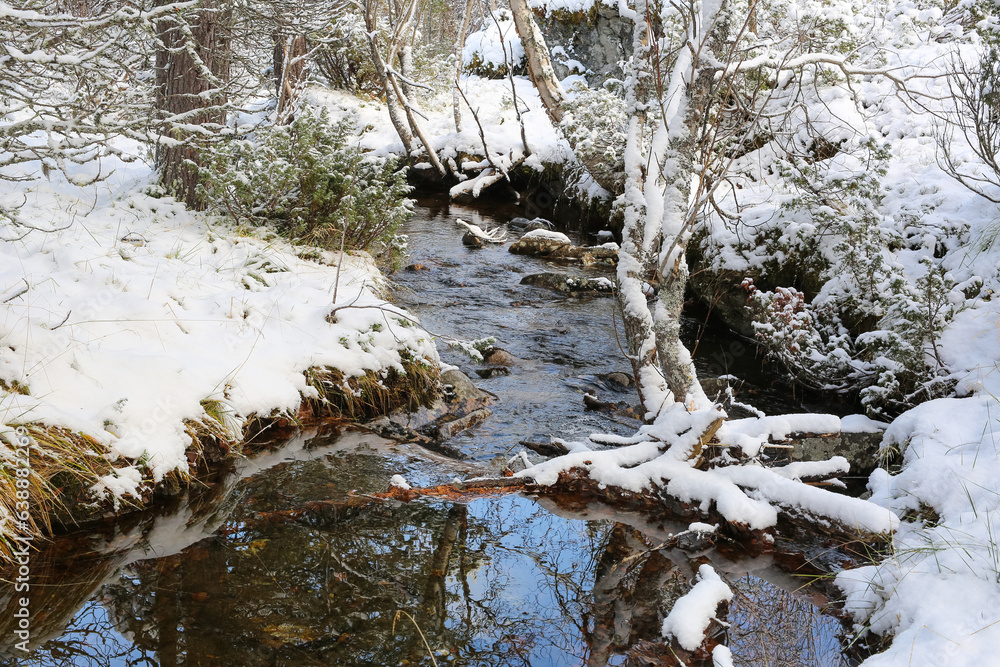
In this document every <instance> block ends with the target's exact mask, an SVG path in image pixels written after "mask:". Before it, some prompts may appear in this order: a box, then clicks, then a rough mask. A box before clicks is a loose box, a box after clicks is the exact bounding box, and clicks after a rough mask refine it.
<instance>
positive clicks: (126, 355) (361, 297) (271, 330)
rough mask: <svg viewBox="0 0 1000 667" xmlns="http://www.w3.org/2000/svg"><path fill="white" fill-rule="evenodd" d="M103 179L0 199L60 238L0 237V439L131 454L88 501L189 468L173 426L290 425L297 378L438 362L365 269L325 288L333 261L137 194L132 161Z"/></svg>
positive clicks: (182, 437)
mask: <svg viewBox="0 0 1000 667" xmlns="http://www.w3.org/2000/svg"><path fill="white" fill-rule="evenodd" d="M107 166H109V165H108V164H106V165H105V167H107ZM110 166H113V167H114V168H115V169H116V171H115V173H114V174H113V175H112V176H111V177H110V178H109V179H107V180H106V181H103V182H101V183H98V184H97V185H95V186H92V187H89V188H84V189H81V188H77V187H73V186H69V185H67V184H66V183H65V181H64V180H63V179H62V178H61V177H59V176H56V175H53V176H52V179H51V181H43V182H41V183H38V184H35V185H33V186H31V187H27V188H22V189H21V191H18V192H5V193H4V194H3V200H4V201H3V203H5V204H8V205H10V206H16V205H18V204H22V199H23V204H22V205H21V206H20V210H19V216H20V219H21V220H22V221H23V222H25V223H28V224H30V225H33V226H37V227H41V228H44V229H49V230H55V231H37V230H36V231H29V230H27V229H26V228H23V227H10V226H7V227H5V228H3V232H4V234H5V237H6V239H8V240H4V241H3V242H0V380H2V381H3V382H4V383H5V384H6V386H7V387H8V388H13V387H15V386H16V387H17V391H4V392H3V393H0V423H3V424H5V425H7V426H5V430H6V432H7V434H8V436H9V435H10V431H9V429H10V428H11V425H14V424H24V423H28V422H41V423H43V424H45V425H47V426H63V427H66V428H68V429H70V430H72V431H74V432H78V433H81V434H85V435H87V436H90V437H91V438H93V439H94V441H96V442H97V443H99V444H100V445H101V446H103V447H105V448H106V449H107V455H108V456H109V457H110V458H112V459H117V458H118V457H127V459H128V462H127V465H123V463H126V462H123V461H119V462H118V463H117V464H116V465H118V466H121V467H120V469H119V470H118V472H117V473H116V474H114V475H108V476H106V477H105V478H103V480H102V482H101V484H100V485H99V486H101V487H104V488H98V489H96V490H97V491H98V492H106V491H110V492H111V493H112V494H114V495H115V496H122V495H123V494H138V491H139V490H138V489H137V486H138V485H139V484H140V483H141V482H142V483H146V482H149V481H153V482H156V481H159V480H161V479H162V478H163V477H164V475H166V474H167V473H169V472H171V471H175V470H178V471H181V472H184V471H187V469H188V458H187V456H186V450H187V449H188V448H189V447H190V445H191V438H190V436H189V435H188V433H187V432H186V429H185V424H184V420H199V419H202V418H204V417H205V408H204V407H203V406H202V402H203V401H210V402H211V405H212V411H213V413H215V414H216V416H219V414H220V413H221V414H222V416H223V417H224V418H223V421H224V422H225V423H224V424H223V426H225V427H227V429H228V430H229V431H230V432H231V433H232V435H233V437H234V439H236V440H238V439H239V435H240V433H241V428H242V425H243V422H244V420H245V419H246V418H248V417H250V416H252V415H258V416H267V415H271V414H274V413H278V412H283V411H287V412H289V413H292V414H294V413H295V410H296V408H297V407H298V405H299V403H300V401H301V399H302V397H304V396H306V397H308V396H312V395H314V393H315V390H314V389H313V388H312V387H310V386H308V384H307V382H306V377H305V375H304V371H306V370H307V369H310V368H331V369H336V370H339V371H341V372H342V373H343V374H344V376H345V377H356V376H360V375H363V374H365V373H366V372H367V371H374V372H376V373H381V374H383V375H384V374H385V373H387V372H388V371H389V370H390V369H396V370H402V369H403V368H402V362H403V358H404V356H408V357H411V358H413V359H420V358H426V359H428V360H429V362H431V363H435V362H436V361H437V352H436V349H435V346H434V343H433V341H432V340H431V339H430V337H429V336H428V335H427V334H425V333H424V332H423V331H422V330H420V329H419V328H418V327H416V326H414V324H413V322H414V318H412V317H411V316H410V315H408V314H407V313H405V312H403V311H402V310H400V309H398V308H396V307H394V306H392V305H391V304H388V303H387V302H386V301H384V300H383V298H381V296H380V293H381V288H382V287H383V277H382V275H381V274H380V273H379V271H378V270H377V268H376V267H375V265H374V263H373V262H372V261H371V259H370V258H369V257H368V256H366V255H364V254H358V255H355V256H350V255H349V256H346V257H345V258H344V261H343V265H342V266H341V267H340V273H339V276H338V263H339V260H338V257H337V255H336V253H331V252H323V253H320V254H318V256H316V257H314V258H310V259H305V258H303V257H300V256H299V255H301V254H302V253H303V251H305V249H304V248H295V247H293V246H291V245H290V244H288V243H286V242H284V241H282V240H281V239H279V238H276V237H275V236H274V235H273V234H270V233H268V232H266V231H263V230H256V231H250V232H244V233H237V231H236V230H234V229H232V228H230V227H228V226H227V225H226V224H224V223H223V222H222V221H221V220H219V219H217V218H213V217H211V216H209V215H207V214H201V213H192V212H190V211H188V210H187V209H186V208H185V207H184V206H183V205H181V204H178V203H177V202H175V201H174V200H173V199H172V198H169V197H161V198H156V197H153V196H150V195H149V194H146V191H148V190H149V188H150V186H151V184H152V183H153V175H152V173H151V170H150V169H149V168H148V167H145V166H142V163H140V162H137V163H132V164H131V165H126V164H122V163H118V164H114V165H110ZM24 232H27V233H26V234H25V233H24ZM20 235H23V238H18V239H16V240H15V239H14V238H13V237H15V236H20ZM338 285H339V286H338ZM335 292H336V296H337V303H336V304H335V303H334V293H335ZM347 304H351V305H352V306H353V307H349V308H345V309H341V310H338V312H337V317H336V323H335V324H331V323H329V322H327V320H326V317H327V315H328V314H329V313H330V312H331V310H332V309H333V308H334V306H335V305H339V306H345V305H347ZM2 451H3V452H4V453H5V455H6V452H8V450H6V449H3V450H2Z"/></svg>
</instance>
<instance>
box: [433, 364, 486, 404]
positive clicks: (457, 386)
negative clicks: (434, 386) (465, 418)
mask: <svg viewBox="0 0 1000 667" xmlns="http://www.w3.org/2000/svg"><path fill="white" fill-rule="evenodd" d="M441 383H442V384H444V385H445V386H450V387H451V391H450V392H448V394H449V396H448V398H449V400H450V401H452V402H454V401H488V400H489V395H488V394H485V393H484V392H482V391H480V390H479V387H477V386H476V385H475V383H473V381H472V380H470V379H469V376H468V375H466V374H465V373H463V372H462V371H460V370H458V369H457V368H452V369H451V370H447V371H445V372H444V373H441Z"/></svg>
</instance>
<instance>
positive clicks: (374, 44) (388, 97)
mask: <svg viewBox="0 0 1000 667" xmlns="http://www.w3.org/2000/svg"><path fill="white" fill-rule="evenodd" d="M377 9H378V6H377V4H376V3H375V2H374V0H367V1H366V2H365V27H366V28H367V29H368V50H369V53H370V55H371V58H372V64H373V65H374V66H375V72H376V73H377V74H378V80H379V83H381V84H382V91H383V93H384V94H385V106H386V108H387V109H388V111H389V121H390V122H391V123H392V126H393V128H395V130H396V134H397V135H398V136H399V140H400V141H401V142H403V148H404V149H405V150H406V154H407V155H409V154H410V152H411V151H412V150H413V135H412V134H411V133H410V128H409V126H408V125H407V123H406V122H405V121H404V120H403V117H402V115H401V114H400V112H399V104H397V102H396V97H395V94H394V92H393V86H392V82H391V81H390V79H389V73H388V72H387V70H386V66H385V61H384V60H383V59H382V54H381V53H380V52H379V47H378V40H377V39H376V37H377V35H378V16H377V15H376V10H377ZM390 62H391V61H390Z"/></svg>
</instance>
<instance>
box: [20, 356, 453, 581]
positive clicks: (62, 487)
mask: <svg viewBox="0 0 1000 667" xmlns="http://www.w3.org/2000/svg"><path fill="white" fill-rule="evenodd" d="M305 376H306V381H307V382H308V384H309V386H311V387H313V388H314V389H316V392H317V396H312V397H303V399H302V404H301V406H300V408H299V411H298V414H297V415H294V416H293V415H288V414H283V413H282V414H275V415H267V416H261V415H251V416H250V417H246V418H245V417H242V416H240V415H237V414H236V412H235V411H234V410H233V409H232V407H231V406H230V405H229V403H228V401H226V400H225V399H216V398H212V399H205V400H204V401H202V403H201V405H202V409H203V410H204V413H203V415H202V416H201V417H200V418H198V419H189V420H186V421H185V423H184V424H185V427H186V429H187V433H188V435H189V436H190V437H191V445H190V447H189V449H188V464H189V466H190V468H189V470H188V471H184V470H175V471H173V472H172V473H170V474H168V475H167V476H166V477H165V478H164V479H163V480H162V481H161V482H160V483H159V484H158V485H157V486H156V487H155V488H153V485H152V480H151V479H149V478H147V479H146V480H145V482H146V484H145V485H144V488H145V492H144V493H143V496H142V497H141V498H129V499H128V500H127V501H126V500H125V499H122V498H115V499H105V500H103V501H102V500H101V499H98V498H95V497H93V494H92V493H91V492H90V489H91V488H92V487H93V486H94V485H95V484H97V483H98V481H99V480H100V478H101V477H104V476H106V475H109V474H112V473H113V472H114V470H115V469H116V468H122V467H127V466H135V467H137V468H139V469H140V470H148V468H147V467H146V466H145V465H144V462H143V461H142V460H137V461H133V460H130V459H126V458H116V459H115V460H114V461H112V459H111V457H110V456H109V453H108V450H107V447H106V446H105V445H103V444H101V443H99V442H98V441H97V440H95V439H94V438H92V437H90V436H88V435H84V434H81V433H75V432H73V431H70V430H68V429H65V428H60V427H53V426H46V425H44V424H39V423H27V424H20V425H18V424H9V425H8V426H9V428H11V429H13V428H15V427H23V428H24V429H26V431H27V435H28V437H29V438H30V439H31V441H32V445H31V449H30V462H31V473H30V475H29V478H28V479H29V488H28V501H27V503H28V508H29V513H30V515H29V516H30V518H29V520H28V521H27V522H23V523H22V522H20V521H17V520H15V516H16V514H15V512H16V510H17V508H18V506H17V503H18V498H17V467H16V465H11V463H12V461H13V459H9V460H8V463H7V465H4V466H2V467H0V517H4V516H6V517H8V519H7V521H6V523H5V524H0V563H2V562H4V561H6V562H10V561H11V558H12V554H13V549H14V548H15V537H17V536H19V535H20V536H25V537H26V536H28V535H31V536H41V535H51V534H52V526H53V523H61V524H69V523H78V522H82V521H87V520H90V519H93V518H97V517H98V516H99V515H100V514H102V513H103V512H104V511H106V510H107V509H109V505H112V504H113V508H114V509H115V510H120V509H121V507H120V506H121V503H123V502H125V503H126V508H135V509H139V508H142V507H143V506H146V505H148V504H149V503H150V502H151V501H152V499H153V496H154V493H159V494H166V495H173V494H175V493H177V492H179V491H180V490H182V489H183V488H186V487H187V486H188V485H189V484H190V483H191V480H192V477H195V478H198V477H200V476H201V475H202V474H203V473H207V472H210V471H211V470H212V467H213V466H214V465H215V464H218V463H220V462H222V461H224V460H226V459H228V458H231V457H232V456H241V455H243V454H244V453H245V452H246V450H247V449H248V445H249V443H251V442H253V440H254V437H255V436H256V435H258V434H260V433H261V432H263V431H264V430H266V429H267V427H268V426H269V425H273V424H278V425H289V424H292V425H301V424H303V423H317V422H320V421H326V420H339V419H344V420H351V421H360V420H366V419H371V418H374V417H377V416H380V415H385V414H388V413H390V412H392V411H394V410H398V409H404V410H408V411H414V410H417V409H418V408H420V407H421V406H423V405H429V404H430V403H431V402H432V401H433V400H434V398H436V397H437V395H438V393H439V389H440V369H439V368H438V367H437V366H436V365H434V364H433V363H431V362H430V361H428V360H427V359H423V358H413V357H407V358H405V359H404V362H403V370H402V371H396V370H392V371H389V372H388V373H386V374H385V376H384V377H382V376H380V375H379V374H378V373H375V372H371V371H369V372H368V373H366V374H365V375H363V376H360V377H353V378H347V377H345V376H344V374H343V373H342V372H341V371H338V370H336V369H331V368H311V369H309V370H308V371H306V373H305ZM0 437H2V438H4V439H6V440H7V442H8V445H9V446H8V447H4V443H3V442H2V441H0V456H6V457H12V456H13V445H14V443H13V441H12V438H13V437H15V436H14V435H13V430H11V431H9V432H8V433H7V434H6V435H4V436H0ZM262 442H263V443H264V444H265V445H266V444H267V441H266V440H263V441H262ZM253 444H254V446H255V447H257V446H261V445H260V444H259V443H256V442H254V443H253ZM22 495H23V491H22ZM21 502H22V503H23V502H24V501H23V500H22V501H21ZM22 508H23V505H22Z"/></svg>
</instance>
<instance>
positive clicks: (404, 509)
mask: <svg viewBox="0 0 1000 667" xmlns="http://www.w3.org/2000/svg"><path fill="white" fill-rule="evenodd" d="M367 437H368V436H365V437H361V436H351V437H350V438H348V442H347V444H345V443H344V442H343V441H333V442H331V439H330V438H314V439H312V440H308V439H306V440H304V441H303V442H301V443H300V444H299V445H298V447H297V448H296V447H294V446H293V447H292V449H293V450H294V451H293V452H292V454H291V456H290V457H289V458H290V459H291V460H287V461H283V462H280V463H277V464H276V465H269V464H271V463H274V461H275V460H280V457H281V454H280V453H276V454H273V455H271V459H270V460H268V461H265V462H260V461H258V462H256V463H254V462H245V463H244V464H243V466H242V468H241V469H234V470H233V471H232V473H231V474H230V475H229V476H228V477H226V478H225V479H220V480H219V481H218V482H216V485H215V487H213V488H211V489H206V490H204V494H203V495H202V496H201V497H200V498H195V499H194V500H195V502H194V504H192V505H185V506H183V507H182V508H177V510H176V511H175V512H174V513H172V514H160V515H159V516H157V517H153V518H149V519H147V521H146V522H145V523H143V522H137V523H136V525H135V526H133V527H132V528H124V527H122V526H120V525H119V526H118V527H116V528H114V529H113V530H112V531H111V532H105V533H98V534H89V535H80V536H78V537H76V538H73V544H72V545H68V544H67V545H63V546H58V547H57V545H53V548H54V549H55V553H52V554H50V555H49V557H47V556H46V552H45V551H43V552H42V553H39V554H38V555H37V560H36V561H33V562H37V563H38V564H39V567H43V568H47V569H45V571H44V572H42V571H41V570H40V571H39V573H40V574H39V576H38V577H37V578H34V579H33V588H32V591H33V594H34V593H35V592H36V591H37V598H34V599H33V609H34V610H36V611H38V612H39V613H40V612H41V610H42V609H45V610H46V611H48V612H50V613H49V615H48V616H47V617H45V618H42V617H41V616H39V617H36V618H35V619H33V622H34V623H37V626H36V627H38V630H39V631H40V632H41V631H42V625H44V624H45V623H48V626H47V629H46V632H48V637H42V635H39V636H38V637H37V639H38V640H39V642H40V645H39V646H38V648H37V649H36V651H35V653H34V654H33V655H32V657H31V658H30V660H28V661H26V662H22V664H32V665H430V664H433V662H432V656H433V660H434V661H436V662H437V664H450V665H482V666H484V667H485V666H487V665H489V666H505V665H531V666H534V667H544V666H548V665H552V666H557V665H558V666H562V665H594V666H602V665H615V664H676V663H672V662H668V661H667V660H668V658H667V657H666V656H665V655H663V646H662V644H661V643H660V642H659V629H660V625H661V623H662V619H663V617H664V615H665V614H666V613H667V612H668V611H669V609H670V606H671V604H672V603H673V601H674V600H675V599H676V598H677V596H679V595H681V594H683V593H684V592H685V591H686V590H688V589H689V587H690V583H691V580H692V577H693V572H694V570H695V569H696V568H697V566H698V564H700V563H701V562H712V563H713V565H714V566H715V567H716V568H717V569H718V570H719V571H720V572H721V573H723V575H724V576H726V577H727V578H729V580H730V581H737V584H736V586H737V587H738V590H739V595H738V596H737V601H736V602H734V605H733V609H732V610H731V612H730V614H729V618H728V620H729V621H730V622H731V623H733V624H734V627H733V628H732V629H730V630H729V638H728V640H726V638H725V637H723V636H720V639H723V640H726V641H728V643H729V644H730V645H731V646H732V648H733V650H734V652H735V653H736V655H737V656H738V657H739V658H740V660H739V664H741V665H765V664H768V665H770V664H810V665H813V664H824V665H840V664H844V663H843V660H842V659H841V658H840V656H839V654H837V653H836V639H835V638H834V634H835V633H836V631H837V630H839V624H838V623H837V621H836V620H835V619H832V618H830V617H827V616H823V615H821V614H819V613H817V611H816V609H815V607H813V606H812V604H811V602H810V601H809V599H808V598H804V597H802V596H794V595H791V594H789V593H787V592H785V591H783V590H782V589H781V588H779V587H776V586H774V585H773V584H771V583H768V582H767V581H765V579H764V578H765V577H770V578H772V579H776V580H779V579H780V578H781V577H782V576H784V575H781V573H779V572H777V571H776V570H774V568H773V567H772V565H771V564H770V562H769V561H768V559H763V560H762V559H757V560H741V559H740V558H735V557H733V556H731V555H730V556H723V555H721V554H720V553H719V552H718V550H715V549H711V548H709V545H702V547H703V548H698V549H696V550H694V551H692V550H691V549H688V550H680V549H665V548H659V547H660V545H662V544H663V543H664V541H666V539H667V537H668V536H669V534H670V532H672V531H676V530H679V529H680V528H681V527H677V526H670V525H657V526H651V525H649V524H648V522H646V521H645V520H643V519H641V518H639V517H633V516H630V515H621V514H615V515H613V517H614V518H613V519H612V518H610V517H611V516H612V515H610V514H607V510H604V509H601V508H600V507H590V508H585V509H582V510H579V509H578V510H575V511H572V512H567V511H565V510H558V509H557V508H554V507H552V506H551V505H550V504H548V503H546V506H543V505H540V504H539V503H537V502H535V501H533V500H531V499H528V498H523V497H519V496H507V497H500V498H487V499H481V500H477V501H475V502H471V503H469V504H455V503H446V502H414V503H410V504H405V505H404V504H397V503H391V504H387V503H369V504H359V503H358V501H357V496H355V497H354V498H353V499H352V497H351V496H350V495H349V492H350V491H351V490H357V491H358V492H359V493H370V492H372V491H377V490H381V489H382V488H384V486H385V480H386V479H388V478H389V477H390V476H391V475H392V474H393V473H395V472H399V470H400V469H401V466H409V467H410V468H412V469H413V471H411V472H409V473H408V474H414V475H419V474H421V473H420V469H421V466H420V465H416V464H415V463H414V461H413V460H411V459H413V458H414V457H416V456H417V453H416V452H414V451H410V450H406V449H405V448H403V449H400V448H398V447H396V446H392V445H388V444H386V443H384V441H377V440H376V441H374V444H373V442H368V441H367V440H366V438H367ZM265 458H266V457H265ZM420 458H421V459H422V460H423V465H424V466H426V471H427V473H428V474H431V473H433V471H434V470H435V469H437V470H438V473H439V474H440V473H441V472H442V471H441V470H440V466H441V465H444V464H443V463H442V462H441V461H437V460H432V459H423V457H422V455H420ZM258 468H259V469H260V470H258V471H257V472H256V473H255V474H253V475H252V476H247V475H246V474H244V473H246V472H248V471H252V470H254V469H258ZM234 480H235V481H234ZM206 533H210V534H207V535H206ZM168 535H169V536H172V537H170V538H169V539H168V537H167V536H168ZM168 542H169V543H170V544H171V545H172V547H173V548H168V546H167V543H168ZM83 543H90V544H91V545H92V546H94V545H99V546H100V548H99V549H97V550H94V551H92V552H91V553H90V554H89V555H88V556H86V557H79V558H75V559H68V558H67V557H66V554H67V553H71V552H72V549H74V548H75V549H80V548H81V545H82V544H83ZM60 570H61V571H60ZM748 573H753V575H754V576H753V577H749V576H748ZM741 577H742V579H740V578H741ZM102 584H103V585H102ZM793 585H794V584H793ZM57 600H62V602H61V603H58V604H57V603H56V601H57ZM741 600H748V601H752V604H751V603H749V602H747V603H744V602H742V601H741ZM776 601H778V602H780V603H781V605H783V606H782V607H781V608H783V609H785V610H787V611H788V613H786V614H784V616H783V617H782V618H780V619H779V618H776V614H775V609H776V608H777V607H776V606H775V603H776ZM401 611H402V612H406V613H405V614H398V613H397V612H401ZM60 614H61V615H62V617H61V618H57V617H59V616H60ZM782 633H784V634H782ZM7 636H8V635H7V634H5V635H4V637H5V639H6V637H7ZM803 636H812V637H815V638H817V640H816V641H813V642H812V643H804V642H798V643H796V642H795V641H791V639H789V637H795V638H801V637H803ZM762 637H764V638H767V641H760V639H761V638H762ZM43 639H44V641H42V640H43ZM758 644H759V645H760V646H765V647H766V648H768V649H774V648H775V647H780V651H782V652H783V654H782V655H784V656H785V657H784V658H783V659H785V660H786V661H785V662H776V661H775V660H774V656H775V655H776V654H775V653H774V651H773V650H772V651H771V653H769V654H767V655H765V654H764V653H761V651H760V650H759V647H758ZM789 655H790V656H791V657H788V656H789ZM650 660H653V662H649V661H650ZM687 664H699V663H697V662H688V663H687Z"/></svg>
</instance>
